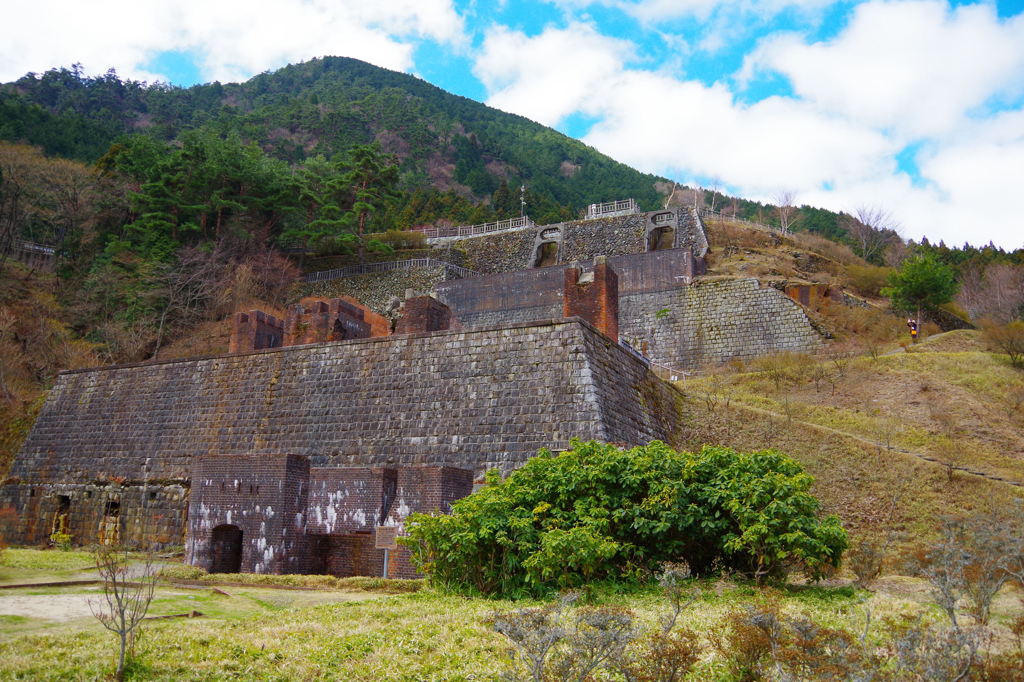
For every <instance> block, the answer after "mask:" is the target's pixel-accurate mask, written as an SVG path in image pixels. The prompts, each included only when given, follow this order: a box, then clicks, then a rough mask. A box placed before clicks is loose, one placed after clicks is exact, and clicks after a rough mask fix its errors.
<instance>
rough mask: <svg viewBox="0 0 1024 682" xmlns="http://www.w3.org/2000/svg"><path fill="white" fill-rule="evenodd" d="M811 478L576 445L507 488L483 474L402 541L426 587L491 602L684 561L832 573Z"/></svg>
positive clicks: (724, 453)
mask: <svg viewBox="0 0 1024 682" xmlns="http://www.w3.org/2000/svg"><path fill="white" fill-rule="evenodd" d="M811 482H812V479H811V477H810V476H808V475H807V474H806V473H804V472H803V470H802V469H801V467H800V465H799V464H797V463H796V462H795V461H794V460H792V459H791V458H789V457H787V456H785V455H782V454H780V453H777V452H771V451H766V452H756V453H738V452H735V451H733V450H730V449H728V448H713V447H705V448H704V449H703V450H702V451H701V452H699V453H687V452H675V451H673V450H672V449H670V448H669V447H668V446H666V445H665V444H663V443H660V442H657V441H655V442H653V443H651V444H650V445H647V446H644V447H638V448H633V449H632V450H622V449H619V448H616V447H614V446H612V445H606V444H602V443H597V442H587V443H583V442H579V441H574V442H573V446H572V449H571V450H569V451H567V452H563V453H560V454H558V455H554V454H552V453H551V452H548V451H547V450H541V451H540V453H538V455H537V456H536V457H534V458H532V459H530V460H529V461H528V462H527V463H526V464H525V465H524V466H523V467H522V468H520V469H518V470H516V471H514V472H513V473H512V474H510V475H509V476H508V478H507V479H505V480H504V481H502V480H500V477H499V476H497V475H496V472H491V474H489V475H488V485H487V486H486V487H485V488H483V489H482V490H480V491H479V492H477V493H474V494H473V495H470V496H469V497H466V498H464V499H462V500H459V501H458V502H456V503H455V504H454V505H453V506H452V513H451V514H450V515H438V516H428V515H422V514H418V515H413V516H411V517H410V519H409V522H408V524H407V528H408V530H409V538H408V539H406V540H404V542H405V543H406V544H407V545H409V546H410V547H412V548H413V552H414V561H416V562H417V563H418V565H419V566H420V568H421V569H422V570H423V571H424V572H426V573H427V574H428V575H429V576H430V577H431V579H432V580H436V581H437V582H439V583H441V584H447V585H449V586H451V587H453V588H455V589H458V590H463V591H470V592H472V591H477V592H482V593H485V594H506V595H517V594H543V593H544V592H547V591H549V590H551V589H555V588H564V587H573V586H578V585H582V584H586V583H588V582H591V581H594V580H605V579H612V580H630V579H636V578H640V577H643V576H647V575H650V574H652V573H654V572H657V571H658V570H659V567H660V566H661V564H663V563H664V562H668V561H679V560H685V561H686V562H687V563H688V564H690V565H691V566H692V567H694V569H695V570H697V571H699V572H706V571H709V570H711V569H712V567H713V566H715V565H718V564H720V565H722V566H723V567H729V568H733V569H735V570H738V571H742V572H744V573H746V574H748V575H750V576H751V577H755V578H757V579H759V580H770V579H781V578H782V577H784V576H785V574H786V571H787V569H788V568H790V567H792V566H803V567H804V568H805V569H807V570H808V571H809V573H810V574H811V575H812V576H816V575H820V574H821V573H822V572H823V570H824V569H825V568H826V567H828V566H838V564H839V561H840V557H841V555H842V552H843V550H844V549H845V548H846V532H845V531H844V530H843V529H842V527H841V526H840V525H839V522H838V520H837V519H836V518H835V517H828V518H826V519H819V518H818V517H817V511H818V501H817V499H815V498H814V497H813V496H812V495H811V494H810V493H809V492H808V491H809V489H810V485H811Z"/></svg>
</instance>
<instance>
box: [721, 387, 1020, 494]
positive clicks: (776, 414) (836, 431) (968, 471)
mask: <svg viewBox="0 0 1024 682" xmlns="http://www.w3.org/2000/svg"><path fill="white" fill-rule="evenodd" d="M732 404H733V405H734V406H735V407H737V408H740V409H743V410H747V411H749V412H756V413H758V414H763V415H766V416H769V417H778V418H780V419H785V420H786V421H791V422H795V423H797V424H800V425H801V426H808V427H810V428H812V429H817V430H818V431H821V432H824V433H831V434H833V435H836V436H842V437H843V438H849V439H852V440H855V441H859V442H861V443H864V444H865V445H870V446H872V447H876V448H884V449H886V450H892V451H893V452H899V453H901V454H904V455H910V456H911V457H917V458H918V459H920V460H924V461H925V462H931V463H933V464H938V465H939V466H942V467H946V466H947V465H946V464H945V463H944V462H942V461H941V460H938V459H936V458H934V457H932V456H931V455H925V454H922V453H920V452H913V451H911V450H904V449H903V448H898V447H895V446H890V445H886V444H885V443H882V442H881V441H877V440H872V439H870V438H865V437H864V436H858V435H857V434H855V433H850V432H849V431H842V430H840V429H836V428H833V427H831V426H822V425H821V424H815V423H814V422H808V421H803V420H802V419H792V418H791V417H789V416H787V415H785V414H782V413H781V412H773V411H772V410H766V409H764V408H762V407H753V406H751V405H744V404H743V403H740V402H735V401H734V402H733V403H732ZM952 469H953V471H959V472H961V473H965V474H970V475H972V476H980V477H981V478H987V479H988V480H990V481H999V482H1000V483H1006V484H1009V485H1012V486H1016V487H1018V488H1024V483H1021V482H1019V481H1013V480H1010V479H1008V478H1003V477H1001V476H993V475H992V474H987V473H985V472H984V471H975V470H973V469H968V468H967V467H962V466H953V467H952Z"/></svg>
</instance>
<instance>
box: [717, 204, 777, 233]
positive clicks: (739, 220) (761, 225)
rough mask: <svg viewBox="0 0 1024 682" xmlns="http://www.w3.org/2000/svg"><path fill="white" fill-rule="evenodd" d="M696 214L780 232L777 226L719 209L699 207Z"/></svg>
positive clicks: (756, 228)
mask: <svg viewBox="0 0 1024 682" xmlns="http://www.w3.org/2000/svg"><path fill="white" fill-rule="evenodd" d="M697 215H698V216H701V217H704V218H711V219H712V220H728V221H729V222H732V223H740V224H741V225H746V226H747V227H752V228H754V229H755V230H763V231H765V232H781V230H780V229H779V228H777V227H772V226H771V225H765V224H764V223H756V222H754V221H753V220H746V219H745V218H737V217H736V216H734V215H729V214H728V213H722V212H721V211H712V210H711V209H709V208H702V209H699V210H698V212H697Z"/></svg>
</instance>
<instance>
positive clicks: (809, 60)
mask: <svg viewBox="0 0 1024 682" xmlns="http://www.w3.org/2000/svg"><path fill="white" fill-rule="evenodd" d="M758 69H766V70H772V71H776V72H778V73H781V74H783V75H784V76H786V77H787V78H788V79H789V80H790V82H791V83H792V85H793V89H794V91H795V92H796V94H797V95H799V96H800V97H802V98H805V99H807V100H809V101H811V102H813V103H815V104H816V105H817V106H818V107H820V108H822V109H824V110H827V111H830V112H834V113H836V114H840V115H843V116H846V117H848V118H850V119H852V120H855V121H858V122H862V123H864V124H866V125H871V126H875V127H878V128H886V129H891V130H895V131H898V132H900V133H902V134H904V135H907V136H910V137H921V136H932V135H939V134H943V133H945V132H948V131H950V130H952V129H953V128H955V127H956V126H957V125H958V124H960V123H961V122H962V120H963V118H964V117H965V116H966V115H967V114H968V113H969V112H970V111H971V110H972V109H974V108H976V107H978V106H980V105H982V104H984V103H985V102H986V100H988V99H989V98H990V97H993V96H996V95H1000V94H1009V95H1018V94H1020V93H1022V92H1024V17H1020V16H1018V17H1017V18H1016V19H1012V20H1010V21H1006V22H1000V21H999V20H998V18H997V17H996V15H995V12H994V9H993V8H992V7H991V6H987V5H970V6H963V7H959V8H956V9H949V8H948V7H947V6H946V4H945V3H944V2H936V1H932V0H928V1H923V2H918V1H913V2H880V1H874V2H869V3H866V4H863V5H860V6H858V7H857V8H856V10H855V11H854V15H853V19H852V21H851V22H850V25H849V26H848V27H847V28H846V29H845V30H844V31H843V32H842V33H841V34H840V35H839V36H838V37H837V38H836V39H834V40H832V41H829V42H825V43H816V44H813V45H808V44H805V43H804V42H803V41H802V40H801V38H800V37H799V36H796V35H792V34H790V35H785V36H780V37H776V38H772V39H769V40H768V41H766V42H765V43H764V44H763V45H762V46H761V47H760V48H759V49H758V50H757V51H756V52H755V53H754V54H752V55H751V56H750V57H748V60H747V63H746V64H745V67H744V72H743V74H744V76H747V77H750V76H751V75H752V74H753V73H755V72H756V71H757V70H758Z"/></svg>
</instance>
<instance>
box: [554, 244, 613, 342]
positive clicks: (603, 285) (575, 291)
mask: <svg viewBox="0 0 1024 682" xmlns="http://www.w3.org/2000/svg"><path fill="white" fill-rule="evenodd" d="M562 312H563V315H564V316H565V317H582V318H583V319H584V320H586V321H587V322H589V323H591V324H592V325H594V326H595V327H597V328H598V329H599V330H600V331H601V332H602V333H603V334H604V335H605V336H607V337H608V338H610V339H611V340H612V341H615V342H616V343H618V341H619V277H618V275H616V274H615V271H614V270H612V269H611V266H609V265H608V262H607V259H606V258H605V257H604V256H598V257H597V258H595V259H594V271H593V273H585V274H581V271H580V268H579V267H576V266H573V267H569V268H566V269H565V287H564V289H563V291H562Z"/></svg>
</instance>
